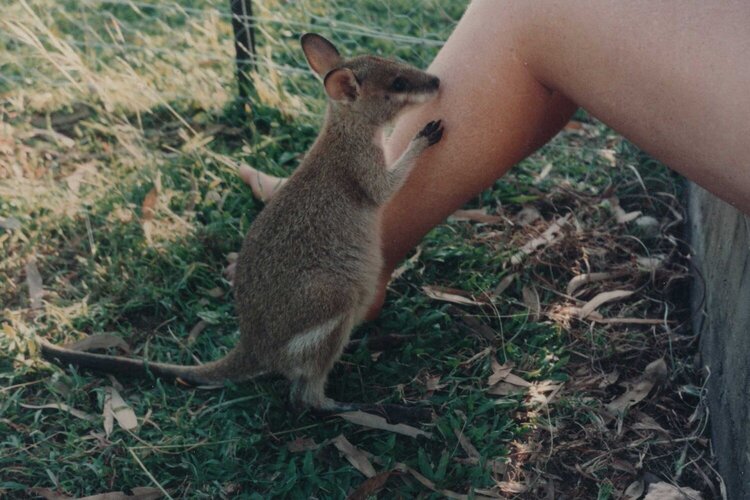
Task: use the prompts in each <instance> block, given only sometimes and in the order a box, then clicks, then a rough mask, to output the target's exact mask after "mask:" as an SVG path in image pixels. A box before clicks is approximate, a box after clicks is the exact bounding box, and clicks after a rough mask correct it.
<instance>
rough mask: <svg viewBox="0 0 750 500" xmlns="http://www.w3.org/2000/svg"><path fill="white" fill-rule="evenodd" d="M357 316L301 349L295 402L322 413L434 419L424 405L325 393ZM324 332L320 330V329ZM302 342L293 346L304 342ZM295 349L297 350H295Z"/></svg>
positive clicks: (393, 419) (293, 393)
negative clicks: (344, 398)
mask: <svg viewBox="0 0 750 500" xmlns="http://www.w3.org/2000/svg"><path fill="white" fill-rule="evenodd" d="M353 325H354V320H353V318H346V319H344V320H342V321H341V322H340V323H338V325H336V326H333V325H332V326H333V328H332V329H331V330H330V333H328V334H325V335H321V334H318V335H315V337H316V340H317V342H316V343H315V345H313V344H312V343H311V342H305V343H306V344H308V346H309V349H307V350H306V351H305V352H304V353H301V352H299V353H298V356H297V357H296V358H297V359H296V364H294V365H293V366H294V369H293V371H292V372H291V373H292V376H291V377H290V379H291V381H292V387H291V394H290V396H291V401H292V405H293V406H294V407H296V408H298V409H304V408H308V409H310V410H311V411H312V412H313V413H315V414H317V415H320V416H330V415H332V414H334V413H341V412H346V411H356V410H360V411H364V412H367V413H373V414H376V415H381V416H383V417H385V418H386V419H387V420H389V421H390V422H394V423H395V422H423V421H428V420H431V419H432V415H433V413H432V409H431V408H429V407H424V406H405V405H395V404H360V403H344V402H339V401H335V400H333V399H331V398H329V397H327V396H326V395H325V385H326V380H327V379H328V373H329V372H330V371H331V368H333V364H334V363H335V362H336V361H337V360H338V359H339V357H340V356H341V352H342V351H343V348H344V346H345V345H346V343H347V342H348V340H349V335H350V333H351V329H352V327H353ZM318 331H320V330H318ZM312 337H313V335H311V334H309V333H306V334H303V335H301V336H299V337H298V339H305V338H307V339H308V340H309V339H311V338H312ZM301 344H302V342H300V341H298V342H297V343H296V344H293V345H301ZM292 350H294V349H292Z"/></svg>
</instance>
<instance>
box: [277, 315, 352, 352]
mask: <svg viewBox="0 0 750 500" xmlns="http://www.w3.org/2000/svg"><path fill="white" fill-rule="evenodd" d="M340 323H341V316H336V317H335V318H333V319H329V320H328V321H326V322H325V323H323V324H321V325H318V326H316V327H314V328H310V329H309V330H307V331H306V332H303V333H301V334H299V335H297V336H296V337H294V338H293V339H292V340H290V341H289V343H288V344H287V345H286V352H287V354H289V355H290V356H293V357H296V356H300V355H303V354H305V353H307V352H309V351H311V350H313V349H316V348H317V347H318V346H319V345H320V344H321V343H322V342H323V341H324V340H325V339H326V337H328V335H329V334H330V333H331V332H333V330H335V329H336V327H337V326H339V324H340Z"/></svg>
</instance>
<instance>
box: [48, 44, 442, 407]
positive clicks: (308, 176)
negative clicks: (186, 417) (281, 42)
mask: <svg viewBox="0 0 750 500" xmlns="http://www.w3.org/2000/svg"><path fill="white" fill-rule="evenodd" d="M301 44H302V49H303V51H304V53H305V57H306V58H307V62H308V63H309V65H310V67H311V68H312V70H313V71H314V72H315V73H316V74H317V75H318V76H320V77H321V78H322V80H323V85H324V87H325V92H326V94H327V95H328V98H329V104H328V111H327V115H326V119H325V124H324V126H323V129H322V131H321V132H320V135H319V136H318V138H317V140H316V141H315V143H314V144H313V146H312V148H311V149H310V151H309V152H308V153H307V156H306V157H305V159H304V160H303V161H302V163H301V164H300V166H299V167H298V168H297V170H296V171H295V173H294V175H292V176H291V178H290V179H289V180H288V182H286V184H285V185H284V186H283V187H282V188H281V189H280V191H278V192H277V193H276V195H275V196H274V198H273V200H272V201H271V202H270V203H269V204H268V205H267V206H266V207H265V209H264V210H263V211H262V212H261V213H260V215H258V217H257V218H256V219H255V221H254V222H253V224H252V226H251V227H250V230H249V232H248V233H247V236H246V237H245V241H244V243H243V246H242V250H241V252H240V255H239V258H238V260H237V267H236V271H235V300H236V307H237V315H238V317H239V326H240V339H239V343H238V344H237V346H236V347H235V348H234V349H233V350H232V351H230V352H229V353H228V354H227V355H226V356H225V357H224V358H222V359H219V360H218V361H213V362H210V363H206V364H204V365H200V366H180V365H172V364H163V363H150V362H146V361H143V360H138V359H131V358H124V357H117V356H105V355H99V354H92V353H86V352H79V351H74V350H70V349H66V348H63V347H57V346H54V345H52V344H50V343H48V342H46V341H44V340H41V344H42V353H43V355H44V357H45V358H46V359H48V360H54V361H57V362H58V363H61V364H69V363H72V364H76V365H80V366H82V367H85V368H89V369H95V370H100V371H104V372H109V373H119V374H123V375H127V376H147V375H148V373H149V372H150V373H152V374H153V375H155V376H161V377H166V378H172V379H181V380H183V381H185V382H188V383H190V384H193V385H219V384H221V383H223V382H224V381H225V380H232V381H242V380H246V379H248V378H251V377H255V376H257V375H260V374H264V373H277V374H281V375H284V376H285V377H287V378H288V379H289V380H290V381H291V382H292V391H291V392H292V394H291V396H292V401H293V402H294V403H295V404H296V405H299V406H303V407H310V408H313V409H317V410H323V411H345V410H351V409H354V408H362V409H367V405H354V404H344V403H337V402H335V401H333V400H331V399H329V398H327V397H326V396H325V392H324V389H325V383H326V378H327V377H328V372H329V371H330V370H331V367H332V366H333V364H334V363H335V362H336V361H337V360H338V358H339V357H340V355H341V352H342V349H343V348H344V346H345V345H346V343H347V341H348V339H349V335H350V333H351V330H352V328H353V327H354V326H355V325H356V324H357V323H358V322H359V321H361V319H362V318H363V316H364V314H365V312H366V310H367V308H368V306H369V305H370V302H371V300H372V299H373V294H374V291H375V289H376V283H377V278H378V274H379V272H380V270H381V256H380V235H379V232H380V230H379V211H380V207H381V206H382V205H383V204H384V203H385V202H386V201H387V200H388V199H389V198H390V197H391V196H392V195H393V194H394V193H395V192H396V191H397V190H398V189H399V187H400V186H401V184H402V183H403V181H404V179H405V178H406V176H407V174H408V173H409V171H410V170H411V168H412V166H413V165H414V163H415V160H416V158H417V157H418V156H419V155H420V153H422V152H423V151H424V150H425V149H426V148H428V147H429V146H431V145H433V144H435V143H436V142H438V141H439V140H440V139H441V137H442V134H443V128H442V126H441V124H440V122H439V121H437V122H430V123H428V124H427V125H426V126H425V127H424V128H423V129H422V131H421V132H419V134H418V135H417V136H416V137H415V138H414V139H413V140H412V141H411V143H410V144H409V146H408V148H407V149H406V151H405V152H404V153H403V155H401V157H400V158H399V159H398V160H397V161H396V162H395V164H394V165H393V166H392V168H390V169H388V168H386V164H385V158H384V154H383V151H382V148H381V145H380V134H381V131H382V128H383V126H385V125H386V124H387V123H389V122H391V121H392V120H393V119H394V118H395V117H396V116H397V115H398V114H399V113H400V112H401V111H402V110H403V109H404V108H406V107H407V106H409V105H413V104H418V103H423V102H426V101H428V100H430V99H432V98H434V97H435V96H436V95H437V93H438V88H439V85H440V81H439V80H438V78H437V77H435V76H432V75H429V74H427V73H425V72H423V71H420V70H418V69H415V68H413V67H410V66H407V65H405V64H401V63H397V62H394V61H389V60H386V59H382V58H379V57H373V56H359V57H354V58H352V59H348V60H345V59H342V58H341V56H340V55H339V52H338V51H337V50H336V48H335V47H334V46H333V45H332V44H331V42H329V41H328V40H326V39H325V38H323V37H321V36H319V35H315V34H310V33H308V34H306V35H303V36H302V38H301ZM386 412H387V411H386Z"/></svg>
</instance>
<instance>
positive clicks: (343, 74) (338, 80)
mask: <svg viewBox="0 0 750 500" xmlns="http://www.w3.org/2000/svg"><path fill="white" fill-rule="evenodd" d="M323 86H324V87H325V89H326V94H328V97H330V98H331V99H333V100H334V101H350V102H351V101H353V100H355V99H356V98H357V96H359V82H357V77H356V76H354V72H352V70H350V69H349V68H339V69H335V70H333V71H331V72H330V73H328V74H327V75H326V77H325V80H324V81H323Z"/></svg>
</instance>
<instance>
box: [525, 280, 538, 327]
mask: <svg viewBox="0 0 750 500" xmlns="http://www.w3.org/2000/svg"><path fill="white" fill-rule="evenodd" d="M521 297H523V304H524V305H525V306H526V308H527V309H528V310H529V319H530V320H531V321H533V322H534V323H536V322H538V321H539V318H540V316H541V314H542V306H541V304H540V303H539V293H538V292H537V291H536V287H534V285H529V286H526V285H525V286H524V287H523V288H521Z"/></svg>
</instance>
